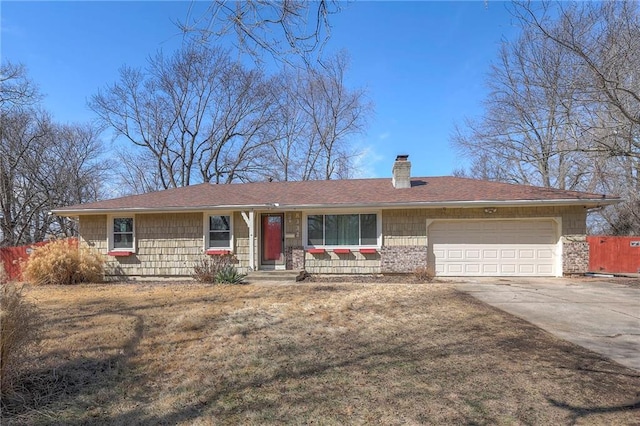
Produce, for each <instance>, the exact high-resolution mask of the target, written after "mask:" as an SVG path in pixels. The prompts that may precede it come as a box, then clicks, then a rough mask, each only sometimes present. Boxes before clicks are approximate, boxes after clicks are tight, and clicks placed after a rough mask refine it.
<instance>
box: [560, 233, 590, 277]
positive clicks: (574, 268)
mask: <svg viewBox="0 0 640 426" xmlns="http://www.w3.org/2000/svg"><path fill="white" fill-rule="evenodd" d="M588 270H589V243H588V242H587V237H586V236H585V235H564V236H563V237H562V272H563V273H564V274H582V273H585V272H587V271H588Z"/></svg>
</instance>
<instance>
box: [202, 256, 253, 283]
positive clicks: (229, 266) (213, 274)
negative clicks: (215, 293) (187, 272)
mask: <svg viewBox="0 0 640 426" xmlns="http://www.w3.org/2000/svg"><path fill="white" fill-rule="evenodd" d="M236 262H237V260H236V258H235V257H234V256H233V255H230V254H229V255H224V256H212V257H207V258H205V259H201V260H200V261H199V262H198V263H197V264H196V265H195V266H194V267H193V274H192V277H193V278H194V279H195V280H196V281H198V282H201V283H211V284H213V283H221V282H224V283H234V284H237V283H240V282H242V280H243V279H244V277H245V275H242V274H238V270H237V269H236V268H235V267H234V266H233V264H234V263H236Z"/></svg>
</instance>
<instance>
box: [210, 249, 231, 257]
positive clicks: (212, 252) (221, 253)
mask: <svg viewBox="0 0 640 426" xmlns="http://www.w3.org/2000/svg"><path fill="white" fill-rule="evenodd" d="M230 253H231V250H207V254H208V255H210V256H224V255H225V254H230Z"/></svg>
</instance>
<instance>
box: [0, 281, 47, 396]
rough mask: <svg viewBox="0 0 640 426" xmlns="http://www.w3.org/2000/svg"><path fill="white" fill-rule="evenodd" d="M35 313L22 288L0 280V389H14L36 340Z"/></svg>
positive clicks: (7, 392)
mask: <svg viewBox="0 0 640 426" xmlns="http://www.w3.org/2000/svg"><path fill="white" fill-rule="evenodd" d="M37 321H38V314H37V311H36V308H35V306H34V305H33V304H32V303H29V302H28V301H26V300H25V299H24V296H23V295H22V288H19V287H17V286H16V285H15V284H14V283H9V282H6V281H4V280H0V391H1V394H2V396H6V395H9V394H11V393H13V392H14V390H15V386H16V378H17V377H18V376H19V373H20V372H21V371H22V370H23V369H24V367H25V366H26V365H28V358H27V355H29V354H30V353H32V350H33V348H34V346H35V345H36V344H37V342H38V340H39V333H38V328H37Z"/></svg>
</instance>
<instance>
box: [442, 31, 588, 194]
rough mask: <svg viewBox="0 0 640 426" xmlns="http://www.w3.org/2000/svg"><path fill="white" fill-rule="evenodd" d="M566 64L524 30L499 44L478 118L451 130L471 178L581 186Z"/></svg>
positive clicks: (584, 180) (584, 172)
mask: <svg viewBox="0 0 640 426" xmlns="http://www.w3.org/2000/svg"><path fill="white" fill-rule="evenodd" d="M578 73H579V68H577V67H576V65H575V63H574V62H573V61H572V58H571V57H570V56H568V55H567V54H566V53H564V52H563V51H562V50H561V49H558V48H557V47H556V46H555V45H554V44H553V43H552V42H550V41H548V40H545V39H544V38H542V37H539V36H538V35H537V34H536V33H535V32H533V31H530V30H527V29H525V30H524V31H523V33H522V35H521V36H520V38H519V39H518V40H516V41H515V42H514V43H507V42H505V43H503V46H502V49H501V50H500V56H499V59H498V61H496V63H494V64H493V65H492V67H491V71H490V73H489V76H488V87H489V89H490V92H489V95H488V97H487V99H486V100H485V102H484V106H485V112H484V114H483V116H482V118H481V119H480V120H477V121H473V120H467V121H466V123H465V124H466V126H465V127H458V128H456V130H455V132H454V135H453V143H454V146H455V147H456V148H457V149H458V151H459V152H460V153H461V154H462V155H464V156H467V157H468V158H470V159H471V160H472V171H473V174H474V175H476V176H479V177H481V178H488V179H498V180H503V181H510V182H514V183H524V184H531V185H540V186H546V187H556V188H561V189H578V188H584V187H585V186H586V185H587V184H588V181H589V174H588V168H585V164H587V163H588V159H587V158H586V157H585V155H584V153H583V150H582V148H583V147H582V146H581V145H580V144H581V138H580V136H579V135H578V134H577V129H576V128H575V126H574V123H575V122H576V121H578V120H580V119H581V117H580V116H579V114H580V112H579V110H578V109H576V108H575V106H574V101H573V99H574V95H575V93H574V92H575V90H576V88H575V85H574V84H573V79H575V78H576V75H577V74H578Z"/></svg>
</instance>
